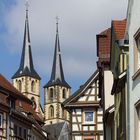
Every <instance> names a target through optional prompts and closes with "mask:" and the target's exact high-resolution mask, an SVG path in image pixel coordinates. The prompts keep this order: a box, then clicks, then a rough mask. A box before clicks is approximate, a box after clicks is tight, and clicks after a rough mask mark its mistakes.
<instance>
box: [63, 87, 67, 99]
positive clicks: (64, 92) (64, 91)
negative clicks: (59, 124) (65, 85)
mask: <svg viewBox="0 0 140 140" xmlns="http://www.w3.org/2000/svg"><path fill="white" fill-rule="evenodd" d="M62 94H63V98H64V99H65V98H66V90H65V89H63V93H62Z"/></svg>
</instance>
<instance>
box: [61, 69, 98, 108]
mask: <svg viewBox="0 0 140 140" xmlns="http://www.w3.org/2000/svg"><path fill="white" fill-rule="evenodd" d="M98 75H99V71H98V70H96V71H95V72H94V73H93V75H91V77H90V78H89V79H88V80H87V81H86V82H85V83H84V85H82V86H81V87H80V88H79V89H78V90H77V91H76V92H75V93H74V94H73V95H71V96H70V97H69V98H68V99H66V100H65V101H64V102H63V106H64V107H68V106H69V105H70V104H71V103H73V102H75V100H77V99H79V98H80V97H81V96H82V95H83V94H84V93H85V91H86V90H87V89H88V88H90V86H91V84H92V83H93V82H94V81H95V80H97V79H98ZM92 104H94V103H92ZM83 106H84V104H83Z"/></svg>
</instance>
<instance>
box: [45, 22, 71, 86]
mask: <svg viewBox="0 0 140 140" xmlns="http://www.w3.org/2000/svg"><path fill="white" fill-rule="evenodd" d="M56 27H57V29H56V40H55V50H54V58H53V66H52V73H51V78H50V80H49V82H48V83H47V84H46V85H45V86H44V88H45V87H50V86H54V85H60V86H65V87H68V88H70V86H69V84H68V83H67V82H66V81H65V78H64V73H63V67H62V60H61V52H60V43H59V33H58V23H56Z"/></svg>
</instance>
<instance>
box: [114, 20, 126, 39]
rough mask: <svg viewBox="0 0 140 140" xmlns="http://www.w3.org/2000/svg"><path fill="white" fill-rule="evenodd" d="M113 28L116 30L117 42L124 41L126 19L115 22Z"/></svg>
mask: <svg viewBox="0 0 140 140" xmlns="http://www.w3.org/2000/svg"><path fill="white" fill-rule="evenodd" d="M112 27H113V28H114V31H115V34H116V40H120V39H123V38H124V34H125V28H126V19H124V20H113V21H112Z"/></svg>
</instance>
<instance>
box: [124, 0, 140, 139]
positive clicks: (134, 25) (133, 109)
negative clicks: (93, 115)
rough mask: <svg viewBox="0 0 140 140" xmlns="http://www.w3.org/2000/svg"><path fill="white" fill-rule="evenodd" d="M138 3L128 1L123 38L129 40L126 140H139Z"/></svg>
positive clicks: (139, 23) (139, 54) (132, 0)
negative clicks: (127, 129)
mask: <svg viewBox="0 0 140 140" xmlns="http://www.w3.org/2000/svg"><path fill="white" fill-rule="evenodd" d="M139 4H140V1H138V0H129V2H128V10H127V26H126V33H125V35H126V36H125V37H126V38H128V39H129V48H130V49H129V73H128V74H129V108H128V112H129V114H128V120H129V127H128V128H129V131H128V140H139V139H140V131H139V130H140V111H139V109H140V106H139V105H140V102H139V101H140V94H139V89H140V83H139V81H140V65H139V64H140V63H139V62H140V49H139V48H140V44H139V39H140V38H139V37H140V10H139Z"/></svg>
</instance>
